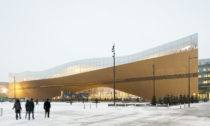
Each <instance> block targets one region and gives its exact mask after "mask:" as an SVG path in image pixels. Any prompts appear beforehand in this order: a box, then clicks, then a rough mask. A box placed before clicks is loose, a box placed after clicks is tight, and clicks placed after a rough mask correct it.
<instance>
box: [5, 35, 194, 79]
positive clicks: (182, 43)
mask: <svg viewBox="0 0 210 126" xmlns="http://www.w3.org/2000/svg"><path fill="white" fill-rule="evenodd" d="M197 48H198V34H197V33H196V34H192V35H189V36H187V37H184V38H181V39H178V40H175V41H172V42H169V43H166V44H163V45H160V46H157V47H155V48H151V49H148V50H146V51H142V52H139V53H136V54H133V55H127V56H121V57H116V65H122V64H127V63H131V62H136V61H140V60H145V59H150V58H156V57H160V56H165V55H170V54H176V53H180V52H185V51H189V50H194V49H197ZM112 65H113V59H112V57H111V56H110V57H104V58H94V59H84V60H78V61H74V62H69V63H66V64H63V65H60V66H57V67H54V68H51V69H48V70H43V71H38V72H22V73H11V74H9V79H10V82H13V81H14V80H13V78H14V77H15V79H16V81H18V82H21V81H29V80H40V79H47V78H57V77H64V76H69V75H74V74H79V73H84V72H89V71H94V70H98V69H103V68H108V67H112Z"/></svg>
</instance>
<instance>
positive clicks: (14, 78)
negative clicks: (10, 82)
mask: <svg viewBox="0 0 210 126" xmlns="http://www.w3.org/2000/svg"><path fill="white" fill-rule="evenodd" d="M13 89H14V98H15V99H16V82H15V76H14V88H13Z"/></svg>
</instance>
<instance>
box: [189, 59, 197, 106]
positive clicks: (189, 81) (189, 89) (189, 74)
mask: <svg viewBox="0 0 210 126" xmlns="http://www.w3.org/2000/svg"><path fill="white" fill-rule="evenodd" d="M195 58H198V57H190V55H189V56H188V97H189V103H188V107H189V108H190V102H191V98H190V60H191V59H195Z"/></svg>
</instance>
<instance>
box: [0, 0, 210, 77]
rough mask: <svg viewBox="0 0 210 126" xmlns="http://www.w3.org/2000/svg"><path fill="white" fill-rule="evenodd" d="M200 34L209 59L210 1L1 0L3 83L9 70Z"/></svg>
mask: <svg viewBox="0 0 210 126" xmlns="http://www.w3.org/2000/svg"><path fill="white" fill-rule="evenodd" d="M193 33H198V35H199V58H210V55H209V54H210V47H209V46H210V0H0V81H8V80H9V79H8V73H16V72H23V71H40V70H45V69H48V68H51V67H55V66H58V65H61V64H64V63H67V62H71V61H75V60H79V59H86V58H96V57H111V56H112V53H111V47H112V45H113V43H115V44H116V55H117V56H123V55H128V54H133V53H137V52H140V51H144V50H146V49H149V48H151V47H155V46H158V45H161V44H164V43H167V42H169V41H172V40H176V39H179V38H181V37H185V36H187V35H190V34H193Z"/></svg>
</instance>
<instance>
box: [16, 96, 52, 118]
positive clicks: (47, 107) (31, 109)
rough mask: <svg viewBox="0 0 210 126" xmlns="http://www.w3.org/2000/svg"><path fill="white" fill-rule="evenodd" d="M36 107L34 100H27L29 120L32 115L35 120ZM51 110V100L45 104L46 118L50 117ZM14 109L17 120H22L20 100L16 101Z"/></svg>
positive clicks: (26, 106)
mask: <svg viewBox="0 0 210 126" xmlns="http://www.w3.org/2000/svg"><path fill="white" fill-rule="evenodd" d="M34 107H35V106H34V101H33V98H31V99H30V100H26V103H25V110H26V115H25V118H27V116H28V120H30V115H31V114H32V118H33V119H34ZM50 108H51V104H50V101H49V99H47V100H46V101H45V102H44V110H45V118H46V117H48V118H49V117H50ZM13 109H15V114H16V120H18V119H21V110H22V107H21V104H20V100H19V99H16V100H15V103H14V106H13Z"/></svg>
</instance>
